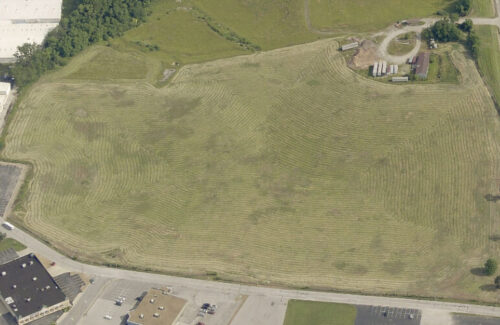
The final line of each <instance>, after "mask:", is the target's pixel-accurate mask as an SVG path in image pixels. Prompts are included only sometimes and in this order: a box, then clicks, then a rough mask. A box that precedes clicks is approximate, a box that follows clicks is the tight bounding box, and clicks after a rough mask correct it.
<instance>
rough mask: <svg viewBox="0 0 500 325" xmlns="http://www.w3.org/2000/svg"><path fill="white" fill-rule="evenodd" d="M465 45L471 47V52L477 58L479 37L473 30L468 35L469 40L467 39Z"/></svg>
mask: <svg viewBox="0 0 500 325" xmlns="http://www.w3.org/2000/svg"><path fill="white" fill-rule="evenodd" d="M465 46H466V47H467V48H468V49H469V51H470V54H471V55H472V56H473V57H474V58H477V55H478V52H479V37H478V36H477V35H476V33H475V32H474V31H473V30H472V31H471V32H470V33H469V35H467V40H466V41H465Z"/></svg>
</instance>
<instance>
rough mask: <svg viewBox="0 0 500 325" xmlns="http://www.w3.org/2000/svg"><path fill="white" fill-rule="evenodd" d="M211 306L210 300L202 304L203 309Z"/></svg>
mask: <svg viewBox="0 0 500 325" xmlns="http://www.w3.org/2000/svg"><path fill="white" fill-rule="evenodd" d="M209 307H210V304H209V303H208V302H206V303H204V304H203V305H201V309H208V308H209Z"/></svg>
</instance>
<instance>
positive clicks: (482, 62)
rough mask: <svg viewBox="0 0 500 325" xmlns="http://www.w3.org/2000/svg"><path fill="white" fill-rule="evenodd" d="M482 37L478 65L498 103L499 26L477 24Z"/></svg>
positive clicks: (499, 78)
mask: <svg viewBox="0 0 500 325" xmlns="http://www.w3.org/2000/svg"><path fill="white" fill-rule="evenodd" d="M474 28H475V29H476V31H477V35H478V36H479V38H480V47H479V54H478V59H477V61H478V65H479V69H480V70H481V73H482V75H483V77H484V80H485V81H486V83H487V84H488V87H489V88H490V90H491V92H492V94H493V96H495V98H496V101H497V103H498V102H499V101H500V46H499V44H498V28H497V27H495V26H476V27H474Z"/></svg>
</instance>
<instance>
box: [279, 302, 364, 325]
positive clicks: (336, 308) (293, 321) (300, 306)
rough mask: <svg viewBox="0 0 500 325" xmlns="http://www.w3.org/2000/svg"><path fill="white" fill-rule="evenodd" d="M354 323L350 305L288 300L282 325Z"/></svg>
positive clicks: (350, 324) (353, 309) (354, 311)
mask: <svg viewBox="0 0 500 325" xmlns="http://www.w3.org/2000/svg"><path fill="white" fill-rule="evenodd" d="M355 321H356V307H355V306H352V305H346V304H334V303H327V302H316V301H302V300H290V301H288V307H287V310H286V315H285V322H284V323H283V325H311V324H314V325H354V322H355Z"/></svg>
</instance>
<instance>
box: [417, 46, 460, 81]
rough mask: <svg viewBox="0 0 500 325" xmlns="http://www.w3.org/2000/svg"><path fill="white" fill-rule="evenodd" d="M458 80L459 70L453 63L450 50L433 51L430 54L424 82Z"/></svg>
mask: <svg viewBox="0 0 500 325" xmlns="http://www.w3.org/2000/svg"><path fill="white" fill-rule="evenodd" d="M458 81H459V72H458V70H457V69H456V68H455V66H454V65H453V62H452V60H451V57H450V52H448V51H442V52H434V53H432V54H431V58H430V64H429V72H428V74H427V79H426V80H425V81H424V82H452V83H456V82H458Z"/></svg>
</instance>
